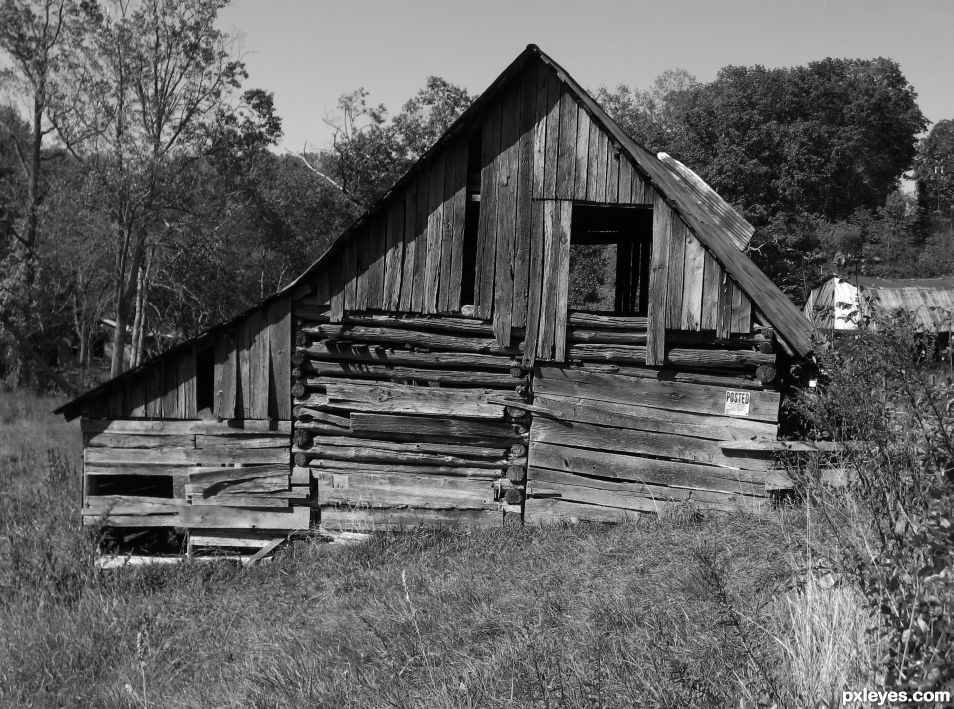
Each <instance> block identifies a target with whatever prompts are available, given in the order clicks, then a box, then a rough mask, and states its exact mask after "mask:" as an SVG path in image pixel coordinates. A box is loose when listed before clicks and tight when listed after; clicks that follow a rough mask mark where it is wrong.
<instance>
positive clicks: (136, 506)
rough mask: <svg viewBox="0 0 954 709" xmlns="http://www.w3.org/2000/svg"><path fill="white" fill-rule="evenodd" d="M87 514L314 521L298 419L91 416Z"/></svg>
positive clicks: (233, 524) (121, 520) (228, 522)
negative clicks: (298, 444) (297, 471)
mask: <svg viewBox="0 0 954 709" xmlns="http://www.w3.org/2000/svg"><path fill="white" fill-rule="evenodd" d="M82 429H83V445H84V449H83V473H84V481H85V485H84V499H83V507H82V515H83V522H84V524H88V525H92V524H100V523H101V522H105V523H106V524H107V525H109V526H112V527H176V528H187V529H189V530H190V531H191V532H195V533H202V530H205V529H216V528H227V529H232V530H253V529H254V530H276V531H289V530H293V529H307V528H308V524H309V519H310V507H309V490H308V479H307V477H306V478H304V479H300V478H296V477H295V476H294V475H292V470H291V422H290V421H245V422H242V423H240V424H234V425H230V424H228V423H227V422H220V421H143V420H141V419H86V418H84V419H83V420H82Z"/></svg>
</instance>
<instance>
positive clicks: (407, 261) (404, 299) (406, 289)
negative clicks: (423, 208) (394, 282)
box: [401, 180, 418, 312]
mask: <svg viewBox="0 0 954 709" xmlns="http://www.w3.org/2000/svg"><path fill="white" fill-rule="evenodd" d="M416 224H417V180H411V181H410V182H409V183H408V186H407V190H406V191H405V192H404V269H403V276H402V280H401V310H403V311H404V312H408V311H410V310H411V295H412V294H413V292H414V289H415V287H417V285H418V284H417V282H416V281H415V278H414V263H415V262H416V261H417V240H416V239H415V238H414V237H415V235H414V227H415V225H416Z"/></svg>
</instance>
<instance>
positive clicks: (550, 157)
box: [543, 71, 562, 199]
mask: <svg viewBox="0 0 954 709" xmlns="http://www.w3.org/2000/svg"><path fill="white" fill-rule="evenodd" d="M546 74H547V79H548V83H547V106H548V115H547V153H546V159H545V160H546V167H545V169H544V172H543V196H544V198H545V199H553V198H554V197H555V196H556V189H557V174H558V171H559V159H558V155H559V149H560V103H561V102H560V94H561V93H562V82H561V81H560V79H559V77H558V76H557V75H556V72H554V71H547V72H546Z"/></svg>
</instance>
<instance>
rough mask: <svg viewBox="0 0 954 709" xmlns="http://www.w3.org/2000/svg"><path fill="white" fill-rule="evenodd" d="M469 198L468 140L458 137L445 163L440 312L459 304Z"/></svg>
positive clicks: (449, 309) (456, 308) (453, 309)
mask: <svg viewBox="0 0 954 709" xmlns="http://www.w3.org/2000/svg"><path fill="white" fill-rule="evenodd" d="M466 200H467V141H466V140H465V139H464V138H459V139H458V140H457V141H456V142H455V143H454V144H453V146H452V147H451V148H450V149H449V152H448V155H447V158H446V162H445V164H444V223H443V243H442V248H441V273H440V285H439V288H438V307H437V309H438V311H439V312H444V313H446V312H452V311H455V310H458V309H459V308H460V286H461V273H462V264H463V258H464V210H465V208H466Z"/></svg>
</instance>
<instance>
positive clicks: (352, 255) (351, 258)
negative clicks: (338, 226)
mask: <svg viewBox="0 0 954 709" xmlns="http://www.w3.org/2000/svg"><path fill="white" fill-rule="evenodd" d="M358 236H359V234H358V233H352V234H351V235H350V236H349V237H348V240H347V241H346V242H345V245H344V277H345V287H344V309H345V310H346V311H352V310H355V309H356V308H357V303H358V244H357V237H358Z"/></svg>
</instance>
